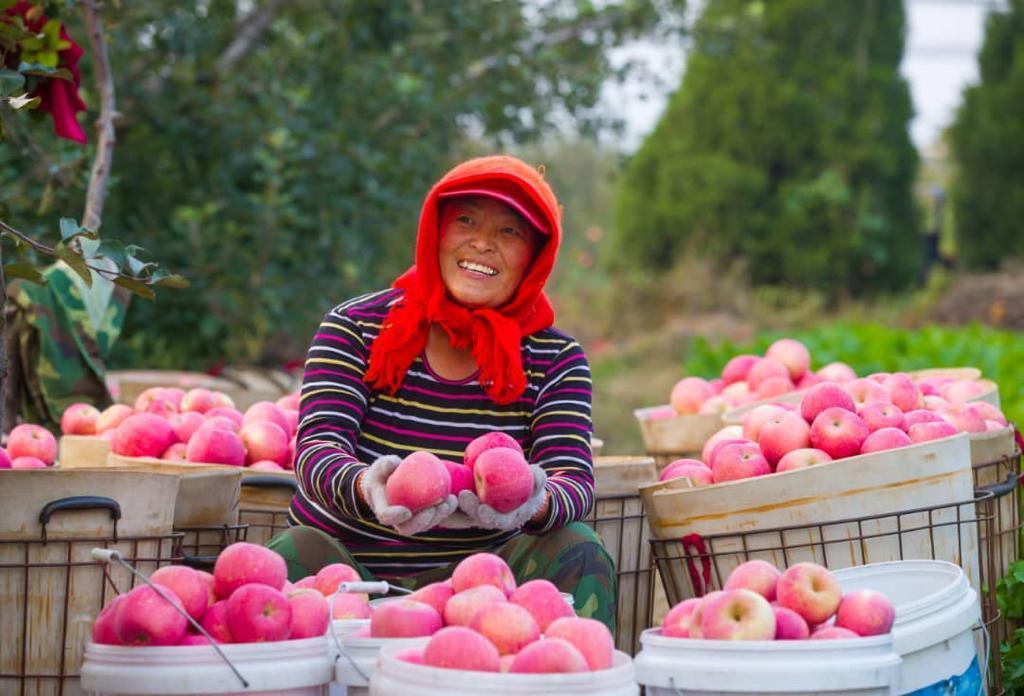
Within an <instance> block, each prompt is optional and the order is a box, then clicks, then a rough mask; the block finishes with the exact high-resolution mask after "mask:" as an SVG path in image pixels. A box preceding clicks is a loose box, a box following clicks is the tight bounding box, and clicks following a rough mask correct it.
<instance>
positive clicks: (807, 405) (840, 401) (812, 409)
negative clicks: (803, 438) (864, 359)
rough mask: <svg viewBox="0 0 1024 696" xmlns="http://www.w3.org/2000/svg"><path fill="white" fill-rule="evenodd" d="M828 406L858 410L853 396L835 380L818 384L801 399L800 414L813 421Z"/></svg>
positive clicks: (806, 419) (808, 420)
mask: <svg viewBox="0 0 1024 696" xmlns="http://www.w3.org/2000/svg"><path fill="white" fill-rule="evenodd" d="M827 408H843V409H846V410H847V411H854V412H855V411H856V410H857V409H856V405H855V404H854V403H853V397H851V396H850V395H849V394H848V393H847V391H846V390H845V389H844V388H843V387H841V386H840V385H838V384H836V383H834V382H821V383H820V384H816V385H814V386H813V387H811V388H810V389H809V390H808V391H807V393H806V394H804V396H803V398H802V399H800V415H801V416H803V418H804V420H805V421H807V422H808V423H813V422H814V419H815V418H817V417H818V414H819V413H821V412H822V411H824V410H825V409H827Z"/></svg>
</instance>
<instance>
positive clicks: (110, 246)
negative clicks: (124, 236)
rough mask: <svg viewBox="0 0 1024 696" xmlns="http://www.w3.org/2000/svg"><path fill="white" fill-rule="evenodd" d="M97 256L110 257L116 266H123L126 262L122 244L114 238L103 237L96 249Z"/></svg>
mask: <svg viewBox="0 0 1024 696" xmlns="http://www.w3.org/2000/svg"><path fill="white" fill-rule="evenodd" d="M95 255H96V256H97V257H98V258H105V259H110V260H111V261H113V262H114V263H115V264H116V265H117V267H118V268H123V267H124V266H125V265H127V263H128V258H127V256H126V255H125V252H124V245H123V244H122V243H121V242H119V241H117V240H116V239H104V240H103V241H102V242H100V245H99V247H97V249H96V254H95Z"/></svg>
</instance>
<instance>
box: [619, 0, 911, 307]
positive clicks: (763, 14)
mask: <svg viewBox="0 0 1024 696" xmlns="http://www.w3.org/2000/svg"><path fill="white" fill-rule="evenodd" d="M904 31H905V22H904V13H903V5H902V3H901V2H891V1H888V2H887V1H885V0H870V1H865V2H858V3H825V2H820V1H819V0H788V1H787V2H747V1H745V0H717V1H716V0H712V1H711V2H709V3H708V5H707V8H706V10H705V12H704V14H703V16H702V17H701V19H700V20H699V21H698V22H697V24H696V27H695V28H694V45H693V48H692V50H691V52H690V54H689V57H688V63H687V69H686V75H685V77H684V79H683V83H682V85H681V87H680V88H679V90H678V91H677V92H676V93H675V94H674V95H673V97H672V98H671V101H670V102H669V105H668V108H667V109H666V111H665V113H664V115H663V116H662V118H661V120H660V122H659V124H658V126H657V128H656V129H655V131H654V132H653V133H652V134H651V136H650V137H649V138H647V140H646V141H645V142H644V144H643V145H642V146H641V148H640V150H639V151H638V152H637V154H636V156H635V157H634V158H633V159H632V160H631V161H630V163H629V165H628V166H627V168H626V171H625V173H624V175H623V179H622V182H621V185H620V187H619V190H618V194H619V195H618V199H617V203H618V205H617V208H616V218H615V229H614V239H613V247H614V249H615V253H614V255H613V256H612V257H611V259H610V260H612V261H613V262H614V263H618V264H628V265H640V266H643V267H647V268H662V269H664V268H667V267H669V266H671V265H672V264H673V263H674V262H677V261H678V260H679V257H680V256H681V255H682V254H688V253H695V252H696V253H703V254H706V255H708V256H710V257H711V258H713V259H716V260H718V261H719V262H729V261H731V260H733V259H736V258H744V259H746V261H747V269H748V272H749V275H750V277H751V279H752V281H753V282H755V283H760V284H775V285H786V286H788V287H796V288H805V289H814V290H818V291H821V292H824V293H826V294H828V295H830V296H832V297H835V296H843V295H850V294H853V295H861V294H864V293H865V292H869V291H879V290H895V289H899V288H904V287H906V286H907V285H908V284H910V283H911V282H913V280H915V278H916V274H917V270H918V266H919V264H920V261H921V253H922V251H923V248H922V246H921V237H920V234H919V229H918V215H917V211H916V209H915V206H914V201H913V197H912V195H911V189H912V184H913V181H914V176H915V170H916V166H917V153H916V151H915V150H914V147H913V145H912V144H911V142H910V136H909V133H908V125H909V122H910V118H911V116H912V106H911V101H910V94H909V91H908V87H907V84H906V81H905V80H904V79H903V78H902V77H901V76H900V75H899V72H898V70H899V64H900V60H901V59H902V56H903V35H904Z"/></svg>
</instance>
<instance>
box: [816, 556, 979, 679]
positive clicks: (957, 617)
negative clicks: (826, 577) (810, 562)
mask: <svg viewBox="0 0 1024 696" xmlns="http://www.w3.org/2000/svg"><path fill="white" fill-rule="evenodd" d="M835 576H836V579H838V580H839V584H840V585H841V586H842V588H843V592H844V593H846V592H850V591H852V590H858V589H872V590H877V591H879V592H881V593H882V594H884V595H885V596H886V597H888V598H889V600H890V601H891V602H892V603H893V604H894V605H895V606H896V623H895V624H894V625H893V628H892V635H893V649H894V650H895V651H896V652H897V653H899V655H900V656H901V657H902V658H903V666H902V669H901V670H900V681H899V691H898V693H901V694H910V693H916V692H917V691H918V690H920V689H925V688H928V687H939V686H940V685H941V686H942V688H946V689H951V690H949V691H941V690H935V691H934V693H956V694H967V693H970V694H976V693H981V691H980V689H981V683H982V670H981V667H980V665H979V660H978V656H977V648H976V644H975V639H974V632H973V630H972V629H973V627H974V626H975V625H976V624H978V622H979V621H981V607H980V605H979V604H978V595H977V593H976V592H975V591H974V589H973V588H971V586H970V583H969V582H968V581H967V577H966V576H965V575H964V572H963V570H961V569H960V568H959V567H957V566H955V565H953V564H952V563H946V562H945V561H894V562H891V563H872V564H870V565H865V566H860V567H857V568H845V569H843V570H837V571H835ZM984 642H986V643H987V642H988V641H987V640H986V641H984ZM982 649H983V650H985V649H990V648H988V646H987V645H985V646H983V647H982ZM928 693H933V691H932V690H929V691H928Z"/></svg>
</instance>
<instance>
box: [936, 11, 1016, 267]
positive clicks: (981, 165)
mask: <svg viewBox="0 0 1024 696" xmlns="http://www.w3.org/2000/svg"><path fill="white" fill-rule="evenodd" d="M978 65H979V69H980V73H981V80H980V82H979V83H978V84H976V85H972V86H970V87H968V88H967V89H966V90H964V97H963V103H962V105H961V107H960V110H959V111H958V112H957V115H956V120H955V121H954V124H953V127H952V130H951V140H952V145H953V153H954V156H955V159H956V165H957V172H956V177H955V179H954V184H953V205H954V209H955V212H956V236H957V258H958V259H959V260H960V261H962V262H963V263H964V264H965V265H966V266H968V267H973V268H996V267H998V266H999V263H1000V261H1001V260H1002V259H1004V258H1006V257H1007V256H1011V255H1017V256H1020V255H1024V234H1022V233H1021V228H1020V221H1021V220H1022V219H1024V176H1021V172H1022V171H1024V121H1022V120H1021V119H1020V118H1016V117H1015V116H1012V115H1016V114H1020V113H1022V112H1024V0H1010V1H1009V3H1008V7H1007V10H1006V11H1005V12H995V11H993V12H992V13H991V14H989V16H988V23H987V25H986V30H985V42H984V45H983V46H982V49H981V53H980V55H979V58H978Z"/></svg>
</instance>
